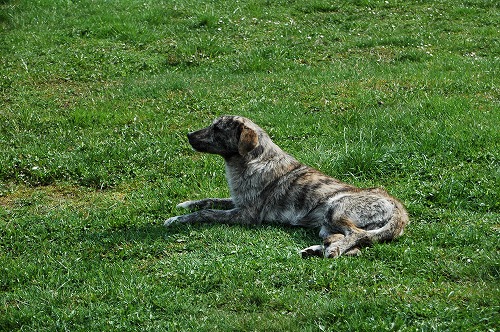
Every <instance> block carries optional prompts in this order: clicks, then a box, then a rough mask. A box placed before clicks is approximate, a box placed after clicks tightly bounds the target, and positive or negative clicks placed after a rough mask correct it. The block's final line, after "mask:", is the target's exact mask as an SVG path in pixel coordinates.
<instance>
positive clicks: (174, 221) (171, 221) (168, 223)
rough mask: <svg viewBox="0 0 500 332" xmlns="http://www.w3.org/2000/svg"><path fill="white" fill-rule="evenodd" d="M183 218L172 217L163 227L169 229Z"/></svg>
mask: <svg viewBox="0 0 500 332" xmlns="http://www.w3.org/2000/svg"><path fill="white" fill-rule="evenodd" d="M180 218H181V216H175V217H171V218H168V219H167V220H165V222H164V223H163V226H165V227H168V226H170V225H172V224H174V223H176V222H178V221H179V219H180Z"/></svg>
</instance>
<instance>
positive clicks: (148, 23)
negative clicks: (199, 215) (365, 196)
mask: <svg viewBox="0 0 500 332" xmlns="http://www.w3.org/2000/svg"><path fill="white" fill-rule="evenodd" d="M222 114H238V115H243V116H247V117H249V118H251V119H252V120H254V121H255V122H256V123H258V124H259V125H260V126H261V127H263V128H264V129H265V130H266V131H267V132H268V133H270V135H271V136H272V137H273V139H274V141H275V142H276V143H278V144H279V145H280V146H281V147H283V148H284V149H285V150H287V151H288V152H290V153H291V154H293V155H294V156H295V157H297V158H298V159H299V160H301V161H303V162H305V163H307V164H309V165H311V166H313V167H316V168H318V169H320V170H321V171H323V172H325V173H327V174H330V175H332V176H335V177H337V178H340V179H342V180H344V181H346V182H349V183H353V184H355V185H359V186H366V187H369V186H383V187H385V188H386V189H387V190H388V191H389V192H391V193H392V194H394V195H395V196H397V197H398V198H400V199H401V200H402V201H403V202H404V203H405V205H406V206H407V208H408V211H409V213H410V215H411V224H410V225H409V226H408V228H407V231H406V233H405V235H404V236H403V237H401V238H400V239H398V240H397V241H395V242H393V243H390V244H377V245H374V246H373V247H371V248H366V249H364V250H363V254H362V255H361V256H360V257H356V258H352V257H341V258H339V259H336V260H326V259H308V260H302V259H301V258H300V256H299V254H298V251H299V250H300V249H302V248H304V247H307V246H309V245H313V244H318V243H320V239H319V237H318V236H317V231H315V230H314V231H313V230H305V229H300V228H287V227H280V226H276V225H263V226H259V227H257V226H256V227H238V226H227V225H213V224H212V225H199V224H198V225H175V226H173V227H171V228H168V229H165V228H164V227H163V226H162V225H163V221H164V220H165V219H167V218H169V217H171V216H173V215H176V214H179V213H182V211H179V210H176V209H175V205H176V204H177V203H179V202H181V201H184V200H187V199H199V198H204V197H224V196H227V195H228V189H227V185H226V182H225V178H224V173H223V172H224V165H223V161H222V159H220V158H218V157H216V156H209V155H202V154H199V153H196V152H194V151H192V149H191V148H190V146H189V145H188V143H187V139H186V136H185V134H186V133H187V132H188V131H191V130H194V129H198V128H201V127H204V126H206V125H207V124H209V123H210V122H211V121H212V120H213V119H214V118H215V117H217V116H219V115H222ZM499 128H500V3H499V2H498V1H496V0H467V1H465V0H462V1H458V0H449V1H446V0H441V1H425V0H422V1H397V0H387V1H375V0H343V1H326V0H310V1H306V0H303V1H300V0H295V1H294V0H289V1H284V0H281V1H270V0H256V1H241V0H240V1H215V0H212V1H195V0H178V1H151V0H142V1H136V0H122V1H118V0H109V1H96V0H64V1H63V0H31V1H28V0H0V330H1V331H35V330H37V331H66V330H68V331H105V330H116V331H137V330H145V331H166V330H168V331H188V330H191V331H369V330H373V331H382V330H394V331H498V330H499V327H500V273H499V272H500V218H499V216H500V195H499V191H500V189H499V187H500V184H499V179H500V153H499V151H500V130H499Z"/></svg>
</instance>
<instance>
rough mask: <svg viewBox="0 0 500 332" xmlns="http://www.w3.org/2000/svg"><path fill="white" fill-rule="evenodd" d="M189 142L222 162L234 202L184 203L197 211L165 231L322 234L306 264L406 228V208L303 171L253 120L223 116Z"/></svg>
mask: <svg viewBox="0 0 500 332" xmlns="http://www.w3.org/2000/svg"><path fill="white" fill-rule="evenodd" d="M188 138H189V143H190V144H191V145H192V146H193V148H194V149H195V150H197V151H200V152H207V153H212V154H218V155H220V156H222V157H223V158H224V160H225V163H226V178H227V181H228V183H229V189H230V192H231V198H227V199H226V198H208V199H203V200H199V201H187V202H184V203H181V204H179V205H178V206H177V207H180V208H186V209H188V210H198V211H196V212H192V213H190V214H186V215H181V216H176V217H172V218H170V219H168V220H167V221H166V222H165V226H169V225H171V224H172V223H174V222H181V223H187V222H223V223H238V224H260V223H261V222H281V223H284V224H290V225H298V226H307V227H318V228H320V229H321V230H320V233H319V234H320V236H321V237H322V238H323V241H324V245H315V246H311V247H308V248H306V249H304V250H302V251H301V254H302V257H309V256H324V257H338V256H340V255H342V254H345V255H357V254H359V248H360V247H363V246H367V245H370V244H371V243H374V242H378V241H389V240H392V239H394V238H396V237H397V236H399V235H401V234H402V233H403V229H404V227H405V226H406V224H407V223H408V214H407V212H406V210H405V208H404V207H403V205H402V204H401V202H399V201H398V200H397V199H395V198H394V197H392V196H390V195H389V194H388V193H387V192H386V191H385V190H383V189H379V188H371V189H360V188H356V187H354V186H351V185H348V184H345V183H342V182H341V181H339V180H337V179H334V178H331V177H329V176H326V175H324V174H322V173H320V172H319V171H317V170H315V169H313V168H311V167H308V166H306V165H303V164H301V163H300V162H298V161H297V160H296V159H295V158H293V157H292V156H290V155H289V154H287V153H285V152H283V151H282V150H281V149H280V148H279V147H278V146H277V145H276V144H274V143H273V142H272V141H271V139H270V138H269V136H268V135H267V134H266V133H265V132H264V131H263V130H262V129H261V128H260V127H258V126H257V125H256V124H254V123H253V122H252V121H250V120H249V119H246V118H243V117H240V116H223V117H220V118H218V119H216V120H215V121H214V122H213V123H212V125H210V126H209V127H207V128H204V129H201V130H198V131H195V132H192V133H189V134H188ZM215 208H219V209H221V210H219V209H215Z"/></svg>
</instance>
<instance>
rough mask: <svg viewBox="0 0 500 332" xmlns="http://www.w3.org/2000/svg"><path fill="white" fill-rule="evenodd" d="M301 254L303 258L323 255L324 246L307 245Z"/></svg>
mask: <svg viewBox="0 0 500 332" xmlns="http://www.w3.org/2000/svg"><path fill="white" fill-rule="evenodd" d="M300 255H301V256H302V258H309V257H323V256H324V250H323V246H322V245H320V244H318V245H315V246H310V247H307V248H305V249H302V250H301V251H300Z"/></svg>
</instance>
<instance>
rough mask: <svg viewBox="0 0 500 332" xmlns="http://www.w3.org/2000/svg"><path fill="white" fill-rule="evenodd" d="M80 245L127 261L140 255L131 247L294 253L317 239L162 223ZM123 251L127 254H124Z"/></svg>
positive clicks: (279, 230) (269, 230)
mask: <svg viewBox="0 0 500 332" xmlns="http://www.w3.org/2000/svg"><path fill="white" fill-rule="evenodd" d="M214 228H216V229H214ZM80 241H81V243H84V244H85V243H87V245H86V246H88V248H89V250H91V251H92V252H94V251H95V252H96V254H98V255H100V256H101V257H114V256H116V255H124V257H125V256H127V257H128V256H133V255H136V254H137V255H139V253H136V254H134V252H135V250H134V249H133V248H134V247H140V248H142V249H141V250H144V249H145V250H146V251H148V250H149V251H154V252H156V251H159V252H161V253H163V254H164V253H165V252H168V251H169V250H172V251H179V250H181V249H180V247H183V246H188V247H190V248H192V249H194V250H196V248H198V247H199V248H201V247H203V248H205V249H209V247H210V246H211V245H214V246H217V245H216V244H213V242H214V241H217V242H219V244H223V243H227V245H228V247H239V246H243V245H244V242H245V241H249V242H252V243H253V244H254V245H257V246H261V245H262V246H263V247H266V246H280V247H288V248H290V247H296V249H297V250H300V249H302V248H304V247H307V246H309V245H312V244H317V243H319V242H320V239H319V238H318V234H317V230H314V229H308V228H302V227H296V226H290V225H282V224H274V223H271V224H262V225H249V226H247V225H228V224H218V223H193V224H174V225H172V226H170V227H164V226H163V225H162V224H161V223H159V224H155V223H146V224H140V225H133V224H132V225H131V224H128V225H122V226H117V227H111V228H107V229H101V230H90V231H89V230H86V231H84V234H82V236H81V237H80ZM207 242H208V243H207ZM210 242H212V244H210ZM259 242H262V243H259ZM283 242H284V243H283ZM138 244H139V245H138ZM207 246H208V248H207ZM147 248H149V249H147ZM219 249H220V247H219ZM124 250H125V251H126V250H129V251H130V252H129V253H126V252H125V251H124ZM228 250H229V249H228ZM161 253H159V255H161ZM143 254H146V252H144V253H143Z"/></svg>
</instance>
